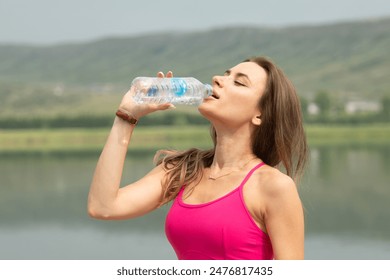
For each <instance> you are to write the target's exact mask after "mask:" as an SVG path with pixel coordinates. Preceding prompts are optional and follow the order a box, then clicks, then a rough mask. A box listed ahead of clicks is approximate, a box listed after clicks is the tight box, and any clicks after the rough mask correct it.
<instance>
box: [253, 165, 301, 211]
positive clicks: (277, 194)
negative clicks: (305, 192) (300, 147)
mask: <svg viewBox="0 0 390 280" xmlns="http://www.w3.org/2000/svg"><path fill="white" fill-rule="evenodd" d="M255 178H256V179H255V180H256V181H255V184H256V188H255V189H256V192H257V194H256V197H257V198H258V199H261V201H262V204H263V205H262V208H263V211H267V209H268V210H270V209H272V208H273V209H275V208H278V207H280V206H282V205H283V208H285V207H287V206H288V205H290V206H292V205H295V207H297V206H299V205H300V203H301V202H300V198H299V194H298V190H297V187H296V184H295V182H294V180H293V179H292V178H291V177H289V176H287V175H286V174H284V173H283V172H281V171H279V170H278V169H276V168H274V167H271V166H264V168H261V169H260V170H259V171H258V172H257V173H256V176H255Z"/></svg>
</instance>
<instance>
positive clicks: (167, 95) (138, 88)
mask: <svg viewBox="0 0 390 280" xmlns="http://www.w3.org/2000/svg"><path fill="white" fill-rule="evenodd" d="M131 84H132V86H134V88H135V95H134V97H133V98H134V100H135V101H136V102H137V103H157V104H161V103H172V104H177V105H194V106H198V105H200V104H201V103H202V101H203V99H204V98H206V97H208V96H210V95H211V94H212V91H213V90H212V87H211V85H208V84H203V83H201V82H200V81H198V80H197V79H195V78H190V77H185V78H151V77H138V78H135V79H134V80H133V82H132V83H131Z"/></svg>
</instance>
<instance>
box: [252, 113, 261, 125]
mask: <svg viewBox="0 0 390 280" xmlns="http://www.w3.org/2000/svg"><path fill="white" fill-rule="evenodd" d="M252 123H253V124H254V125H260V124H261V115H257V116H254V117H253V118H252Z"/></svg>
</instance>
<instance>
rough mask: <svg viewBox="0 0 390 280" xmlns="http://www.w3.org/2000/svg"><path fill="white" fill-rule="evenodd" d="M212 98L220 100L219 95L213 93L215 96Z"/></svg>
mask: <svg viewBox="0 0 390 280" xmlns="http://www.w3.org/2000/svg"><path fill="white" fill-rule="evenodd" d="M211 97H213V98H215V99H219V95H218V94H217V93H216V92H215V91H213V94H212V95H211Z"/></svg>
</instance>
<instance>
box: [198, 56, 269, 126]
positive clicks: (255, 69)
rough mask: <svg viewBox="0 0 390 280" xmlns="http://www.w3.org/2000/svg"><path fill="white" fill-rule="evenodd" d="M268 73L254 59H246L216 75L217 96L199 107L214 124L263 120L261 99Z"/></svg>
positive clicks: (214, 85) (214, 92)
mask: <svg viewBox="0 0 390 280" xmlns="http://www.w3.org/2000/svg"><path fill="white" fill-rule="evenodd" d="M266 82H267V73H266V72H265V70H264V69H263V68H262V67H260V66H259V65H258V64H256V63H254V62H243V63H240V64H238V65H236V66H234V67H233V68H230V69H228V70H226V71H225V74H224V75H223V76H214V77H213V95H212V96H210V97H207V98H206V99H205V100H204V101H203V103H202V104H201V105H200V106H199V112H200V113H201V114H202V115H203V116H205V117H206V118H207V119H208V120H210V121H211V122H212V123H213V124H218V123H221V124H224V125H230V124H231V125H234V126H236V125H242V124H244V123H250V122H252V123H253V122H254V121H255V122H256V121H259V119H258V118H256V117H257V116H260V115H261V114H260V111H259V109H258V106H257V105H258V102H259V99H260V97H261V95H262V94H263V92H264V89H265V86H266Z"/></svg>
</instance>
